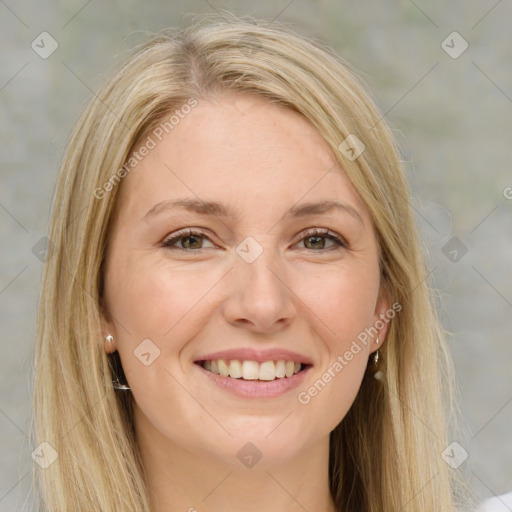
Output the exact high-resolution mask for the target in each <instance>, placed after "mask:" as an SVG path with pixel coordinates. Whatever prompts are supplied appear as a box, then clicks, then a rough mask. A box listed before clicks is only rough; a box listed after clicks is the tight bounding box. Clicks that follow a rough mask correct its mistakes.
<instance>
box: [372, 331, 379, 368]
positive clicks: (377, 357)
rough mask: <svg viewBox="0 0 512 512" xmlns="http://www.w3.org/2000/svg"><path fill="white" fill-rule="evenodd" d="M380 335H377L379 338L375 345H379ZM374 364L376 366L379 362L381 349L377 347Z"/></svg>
mask: <svg viewBox="0 0 512 512" xmlns="http://www.w3.org/2000/svg"><path fill="white" fill-rule="evenodd" d="M379 341H380V340H379V337H378V336H377V339H376V340H375V345H378V344H379ZM373 364H374V365H375V366H377V365H378V364H379V349H377V350H376V351H375V353H374V354H373Z"/></svg>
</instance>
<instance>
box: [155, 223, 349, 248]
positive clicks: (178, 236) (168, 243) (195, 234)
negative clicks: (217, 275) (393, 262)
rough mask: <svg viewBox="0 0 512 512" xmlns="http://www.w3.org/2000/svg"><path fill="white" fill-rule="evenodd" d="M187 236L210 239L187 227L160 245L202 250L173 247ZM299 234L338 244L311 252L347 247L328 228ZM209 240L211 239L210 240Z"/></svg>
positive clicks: (314, 229)
mask: <svg viewBox="0 0 512 512" xmlns="http://www.w3.org/2000/svg"><path fill="white" fill-rule="evenodd" d="M189 236H192V237H201V238H207V239H208V240H210V238H209V237H208V236H207V235H206V234H205V233H204V232H201V231H195V230H193V229H190V228H188V229H185V230H183V231H179V232H178V233H176V234H175V235H174V236H173V237H172V238H168V239H166V240H164V242H163V243H162V246H163V247H166V248H167V249H177V250H180V251H185V252H199V251H202V250H204V249H185V248H184V247H174V246H173V244H174V243H176V242H177V241H178V240H180V239H181V238H187V237H189ZM301 236H302V238H300V240H299V242H301V241H302V240H304V239H306V238H310V237H314V236H320V237H322V238H327V239H329V240H332V241H333V242H334V243H335V244H336V245H337V246H338V247H334V246H333V247H329V248H327V249H319V250H314V249H310V250H311V251H313V252H328V251H331V250H333V249H341V248H343V249H348V243H347V242H346V241H345V240H344V239H343V238H341V237H339V236H337V235H335V234H334V233H331V232H330V231H329V230H328V229H318V228H313V229H310V230H307V231H305V232H303V233H301ZM210 242H211V240H210ZM212 243H213V242H212ZM306 249H307V247H306Z"/></svg>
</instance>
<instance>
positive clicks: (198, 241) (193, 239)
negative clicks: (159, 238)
mask: <svg viewBox="0 0 512 512" xmlns="http://www.w3.org/2000/svg"><path fill="white" fill-rule="evenodd" d="M204 240H209V238H208V237H207V236H206V235H205V234H204V233H201V232H198V231H192V230H190V229H189V230H187V231H184V232H183V231H182V232H181V233H177V234H176V235H174V236H173V237H171V238H168V239H167V240H165V241H164V242H163V243H162V246H163V247H167V248H168V249H178V250H187V249H190V250H199V249H205V247H203V243H204ZM176 242H179V243H180V245H181V247H180V246H176V245H175V244H176Z"/></svg>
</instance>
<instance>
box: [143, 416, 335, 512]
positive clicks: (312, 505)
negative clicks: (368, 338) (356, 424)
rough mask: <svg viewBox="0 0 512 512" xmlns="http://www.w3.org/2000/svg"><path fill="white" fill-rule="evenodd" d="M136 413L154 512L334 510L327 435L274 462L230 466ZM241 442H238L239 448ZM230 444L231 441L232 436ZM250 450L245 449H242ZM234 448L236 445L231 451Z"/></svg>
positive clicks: (243, 443)
mask: <svg viewBox="0 0 512 512" xmlns="http://www.w3.org/2000/svg"><path fill="white" fill-rule="evenodd" d="M144 421H145V422H147V419H143V418H141V417H140V416H139V418H138V419H137V415H136V429H137V442H138V446H139V450H140V453H141V457H142V462H143V465H144V469H145V471H146V475H147V480H148V485H149V492H150V499H151V505H152V508H151V510H152V511H154V512H171V511H174V510H182V511H184V512H198V511H201V512H207V511H217V510H222V511H223V512H238V511H240V510H244V512H261V511H262V510H264V511H265V512H282V511H283V510H286V511H287V512H304V510H315V511H317V512H336V511H337V509H336V507H335V505H334V501H333V500H332V497H331V493H330V490H329V474H328V467H329V437H328V436H327V437H326V438H324V439H322V440H321V441H320V442H318V443H316V444H315V445H311V446H309V447H307V448H305V449H303V450H302V451H300V452H298V453H296V454H293V455H291V456H290V458H289V459H285V460H284V462H283V461H282V459H281V458H280V461H281V462H280V463H279V464H275V465H273V464H271V462H268V460H269V459H270V457H269V458H268V459H267V462H265V458H266V457H265V454H261V455H262V457H261V459H260V460H259V461H258V462H256V463H255V464H254V465H253V466H252V467H249V466H250V463H249V464H248V465H247V466H246V465H244V464H243V463H240V464H236V465H233V464H232V463H229V462H226V461H223V460H220V459H219V458H218V457H216V456H215V455H213V454H212V453H211V452H208V451H206V450H205V451H204V452H203V451H201V450H200V449H199V448H197V449H196V447H195V446H192V449H190V448H189V449H187V448H184V447H183V446H182V445H181V444H180V445H178V444H176V443H173V442H172V441H171V440H170V439H168V438H165V437H164V436H162V434H161V433H159V432H158V431H156V430H154V429H153V430H152V431H151V429H148V428H147V427H148V425H147V424H145V425H144V426H143V427H144V428H139V427H141V423H142V422H144ZM245 444H246V442H245V441H243V442H241V444H240V448H241V447H242V446H244V445H245ZM234 445H237V442H236V440H234ZM246 450H247V453H248V454H250V453H251V451H250V450H251V449H250V448H246ZM234 451H235V452H238V450H237V449H235V450H234Z"/></svg>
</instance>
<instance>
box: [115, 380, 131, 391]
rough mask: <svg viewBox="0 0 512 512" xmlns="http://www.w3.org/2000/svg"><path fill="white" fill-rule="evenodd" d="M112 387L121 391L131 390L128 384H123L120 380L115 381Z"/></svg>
mask: <svg viewBox="0 0 512 512" xmlns="http://www.w3.org/2000/svg"><path fill="white" fill-rule="evenodd" d="M112 387H113V388H114V389H116V390H119V391H129V390H130V389H131V388H129V387H128V386H127V385H126V384H121V383H120V382H119V380H113V381H112Z"/></svg>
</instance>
